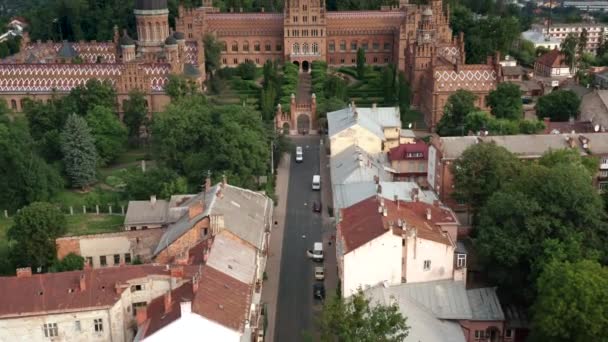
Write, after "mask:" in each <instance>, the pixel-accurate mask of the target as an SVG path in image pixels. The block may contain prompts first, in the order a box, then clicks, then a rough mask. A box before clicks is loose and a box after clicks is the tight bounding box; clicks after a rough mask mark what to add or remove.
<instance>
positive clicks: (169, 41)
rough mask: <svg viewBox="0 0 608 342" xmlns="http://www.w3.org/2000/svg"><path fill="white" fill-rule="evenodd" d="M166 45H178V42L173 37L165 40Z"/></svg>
mask: <svg viewBox="0 0 608 342" xmlns="http://www.w3.org/2000/svg"><path fill="white" fill-rule="evenodd" d="M165 45H177V40H175V38H173V36H169V37H167V39H165Z"/></svg>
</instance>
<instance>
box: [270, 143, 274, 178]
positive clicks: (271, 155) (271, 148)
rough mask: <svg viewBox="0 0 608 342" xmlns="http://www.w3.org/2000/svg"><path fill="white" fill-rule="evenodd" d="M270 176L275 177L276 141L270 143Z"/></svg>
mask: <svg viewBox="0 0 608 342" xmlns="http://www.w3.org/2000/svg"><path fill="white" fill-rule="evenodd" d="M270 174H271V175H274V141H272V140H271V141H270Z"/></svg>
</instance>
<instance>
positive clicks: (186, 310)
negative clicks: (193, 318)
mask: <svg viewBox="0 0 608 342" xmlns="http://www.w3.org/2000/svg"><path fill="white" fill-rule="evenodd" d="M179 309H180V313H181V316H182V317H184V316H186V315H188V314H190V313H191V312H192V302H190V301H188V302H181V303H179Z"/></svg>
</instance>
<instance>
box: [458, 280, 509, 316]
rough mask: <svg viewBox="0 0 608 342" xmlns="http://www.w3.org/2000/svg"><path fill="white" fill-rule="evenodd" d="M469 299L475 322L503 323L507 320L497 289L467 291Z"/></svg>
mask: <svg viewBox="0 0 608 342" xmlns="http://www.w3.org/2000/svg"><path fill="white" fill-rule="evenodd" d="M467 297H468V298H469V305H470V306H471V312H472V313H473V320H476V321H502V320H504V319H505V314H504V313H503V312H502V308H501V307H500V301H499V300H498V296H497V295H496V288H495V287H484V288H479V289H471V290H467Z"/></svg>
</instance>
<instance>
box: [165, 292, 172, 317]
mask: <svg viewBox="0 0 608 342" xmlns="http://www.w3.org/2000/svg"><path fill="white" fill-rule="evenodd" d="M164 301H165V314H167V313H169V311H171V291H168V292H167V293H165V295H164Z"/></svg>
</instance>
